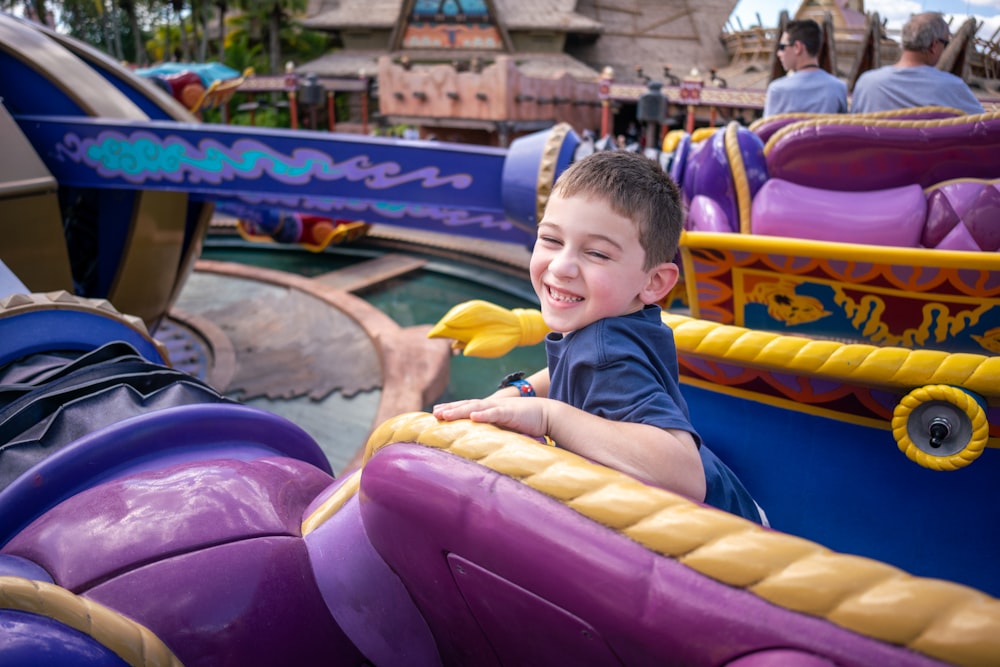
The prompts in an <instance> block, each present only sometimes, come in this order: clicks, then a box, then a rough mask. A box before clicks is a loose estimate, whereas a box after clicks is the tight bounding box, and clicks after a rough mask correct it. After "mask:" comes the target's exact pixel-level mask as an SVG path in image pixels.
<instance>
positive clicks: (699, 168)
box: [683, 127, 768, 231]
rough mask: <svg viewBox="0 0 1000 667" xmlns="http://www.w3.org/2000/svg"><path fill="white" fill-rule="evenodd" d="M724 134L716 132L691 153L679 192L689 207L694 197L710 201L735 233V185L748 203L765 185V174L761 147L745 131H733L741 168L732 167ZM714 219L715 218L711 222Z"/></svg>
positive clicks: (737, 226)
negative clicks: (747, 199)
mask: <svg viewBox="0 0 1000 667" xmlns="http://www.w3.org/2000/svg"><path fill="white" fill-rule="evenodd" d="M727 133H728V128H724V129H719V130H717V131H716V132H715V133H714V134H713V135H712V136H711V137H709V138H708V139H706V140H705V141H703V142H701V144H703V145H701V146H700V147H698V148H696V149H693V150H692V151H691V156H690V157H689V158H688V164H687V166H686V167H685V168H684V182H683V191H684V194H685V197H686V201H687V202H688V203H689V205H690V204H692V203H693V202H694V199H695V197H697V196H701V197H707V198H708V199H711V200H712V201H713V202H715V204H716V205H717V206H718V210H719V211H720V212H721V213H722V214H724V215H725V218H726V220H728V221H729V223H728V224H729V227H730V228H731V229H732V230H733V231H738V230H739V229H740V210H739V197H738V194H737V182H739V184H740V185H741V186H742V187H745V188H746V189H747V193H748V196H749V197H750V198H751V200H752V199H753V196H754V195H755V194H756V193H757V191H758V190H759V189H760V188H761V186H762V185H763V184H764V183H765V182H766V181H767V178H768V171H767V163H766V161H765V159H764V145H763V144H762V143H761V141H760V138H759V137H757V135H755V134H754V133H753V132H751V131H750V130H748V129H746V128H743V127H737V128H736V135H735V136H736V144H737V150H738V152H739V155H740V161H741V162H742V165H735V164H733V163H732V162H731V161H730V158H729V152H728V149H727V142H726V135H727ZM717 217H718V214H716V215H714V216H713V219H715V218H717Z"/></svg>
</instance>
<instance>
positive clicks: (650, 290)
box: [639, 262, 680, 306]
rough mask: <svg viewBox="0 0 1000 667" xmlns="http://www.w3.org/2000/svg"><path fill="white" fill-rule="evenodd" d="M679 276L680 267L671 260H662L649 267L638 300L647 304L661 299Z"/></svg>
mask: <svg viewBox="0 0 1000 667" xmlns="http://www.w3.org/2000/svg"><path fill="white" fill-rule="evenodd" d="M679 278H680V267H678V266H677V265H676V264H674V263H673V262H664V263H663V264H660V265H659V266H656V267H653V268H652V269H650V271H649V274H648V278H647V280H646V286H645V287H644V288H643V289H642V291H641V292H639V300H640V301H642V302H643V303H644V304H646V305H647V306H648V305H649V304H652V303H657V302H659V301H662V300H663V299H664V298H665V297H666V296H667V294H669V293H670V290H672V289H673V288H674V285H676V284H677V280H678V279H679Z"/></svg>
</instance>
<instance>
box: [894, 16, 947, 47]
mask: <svg viewBox="0 0 1000 667" xmlns="http://www.w3.org/2000/svg"><path fill="white" fill-rule="evenodd" d="M950 35H951V31H950V30H949V29H948V22H947V21H945V20H944V15H943V14H942V13H941V12H924V13H922V14H916V15H914V16H911V17H910V20H909V21H907V22H906V23H905V24H904V25H903V30H902V31H901V33H900V41H901V42H902V43H903V49H905V50H906V51H926V50H928V49H930V48H931V46H932V45H933V44H934V40H940V41H942V42H947V41H948V39H949V37H950Z"/></svg>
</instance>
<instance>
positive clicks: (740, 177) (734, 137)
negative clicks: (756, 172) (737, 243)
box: [722, 120, 751, 234]
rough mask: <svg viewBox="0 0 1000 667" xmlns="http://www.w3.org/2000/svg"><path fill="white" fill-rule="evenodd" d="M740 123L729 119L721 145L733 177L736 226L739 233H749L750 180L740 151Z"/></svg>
mask: <svg viewBox="0 0 1000 667" xmlns="http://www.w3.org/2000/svg"><path fill="white" fill-rule="evenodd" d="M739 132H740V124H739V123H737V122H736V121H735V120H734V121H730V123H729V125H727V126H726V133H725V135H723V137H722V139H723V144H722V145H723V146H724V147H725V150H726V157H728V158H729V173H730V176H732V179H733V186H734V187H735V189H736V208H737V214H738V215H739V218H740V219H739V220H738V221H737V222H738V223H739V224H738V225H737V227H738V228H739V230H740V233H741V234H749V233H750V203H751V197H750V182H749V180H748V179H747V168H746V165H745V164H744V163H743V154H742V153H741V152H740V140H739V136H740V134H739Z"/></svg>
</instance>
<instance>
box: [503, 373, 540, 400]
mask: <svg viewBox="0 0 1000 667" xmlns="http://www.w3.org/2000/svg"><path fill="white" fill-rule="evenodd" d="M504 387H517V390H518V391H519V392H520V393H521V396H534V395H535V388H534V387H532V386H531V383H530V382H528V381H527V380H525V379H524V372H523V371H517V372H516V373H511V374H510V375H507V376H505V377H504V379H503V380H501V381H500V385H499V386H498V387H497V389H503V388H504Z"/></svg>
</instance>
